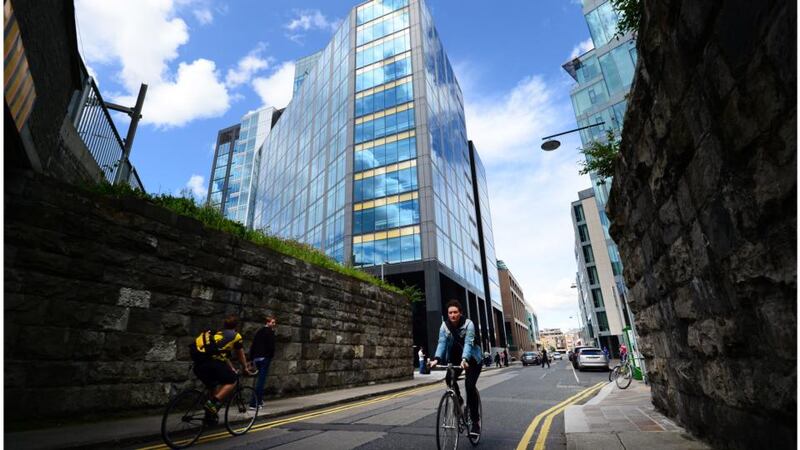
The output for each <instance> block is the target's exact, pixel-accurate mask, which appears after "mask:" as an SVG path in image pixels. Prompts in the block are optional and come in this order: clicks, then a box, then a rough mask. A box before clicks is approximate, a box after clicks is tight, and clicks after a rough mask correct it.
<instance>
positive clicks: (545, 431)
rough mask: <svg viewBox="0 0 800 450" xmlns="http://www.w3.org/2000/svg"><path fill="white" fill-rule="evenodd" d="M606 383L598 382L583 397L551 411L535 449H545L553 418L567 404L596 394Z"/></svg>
mask: <svg viewBox="0 0 800 450" xmlns="http://www.w3.org/2000/svg"><path fill="white" fill-rule="evenodd" d="M605 384H606V383H604V382H601V383H598V384H596V385H595V386H594V387H593V388H592V390H591V391H590V392H587V393H586V394H585V395H584V396H583V397H581V398H579V399H576V400H574V401H573V402H571V403H569V404H566V405H564V406H562V407H560V408H558V409H557V410H555V411H553V412H551V413H550V414H548V415H547V418H545V419H544V423H542V429H541V430H539V437H537V438H536V445H534V447H533V450H544V446H545V442H546V441H547V435H548V433H550V425H551V424H552V423H553V419H554V418H555V417H556V416H557V415H559V414H561V413H562V412H563V411H564V410H565V409H567V406H570V405H573V404H575V403H577V402H578V401H580V400H582V399H584V398H587V397H589V396H590V395H594V394H595V393H597V391H599V390H600V389H601V388H602V387H603V386H604V385H605Z"/></svg>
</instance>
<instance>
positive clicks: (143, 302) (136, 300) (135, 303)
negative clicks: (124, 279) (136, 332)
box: [117, 287, 150, 308]
mask: <svg viewBox="0 0 800 450" xmlns="http://www.w3.org/2000/svg"><path fill="white" fill-rule="evenodd" d="M117 306H126V307H128V306H129V307H132V308H149V307H150V292H149V291H143V290H138V289H131V288H126V287H123V288H120V289H119V299H118V300H117Z"/></svg>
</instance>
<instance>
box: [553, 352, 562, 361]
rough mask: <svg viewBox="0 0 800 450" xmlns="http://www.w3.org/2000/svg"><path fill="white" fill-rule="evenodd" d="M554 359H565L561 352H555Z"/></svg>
mask: <svg viewBox="0 0 800 450" xmlns="http://www.w3.org/2000/svg"><path fill="white" fill-rule="evenodd" d="M553 359H557V360H559V361H561V360H562V359H564V356H563V355H562V354H561V352H553Z"/></svg>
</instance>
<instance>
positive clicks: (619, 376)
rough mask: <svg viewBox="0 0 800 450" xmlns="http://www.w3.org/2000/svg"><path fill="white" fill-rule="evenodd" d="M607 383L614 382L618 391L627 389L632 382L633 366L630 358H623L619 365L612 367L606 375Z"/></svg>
mask: <svg viewBox="0 0 800 450" xmlns="http://www.w3.org/2000/svg"><path fill="white" fill-rule="evenodd" d="M608 381H614V382H616V384H617V387H618V388H620V389H627V388H628V386H630V385H631V381H633V364H631V360H630V358H625V360H624V361H622V362H621V363H620V364H617V365H616V366H614V368H613V369H612V370H611V372H609V373H608Z"/></svg>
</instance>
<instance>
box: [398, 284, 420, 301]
mask: <svg viewBox="0 0 800 450" xmlns="http://www.w3.org/2000/svg"><path fill="white" fill-rule="evenodd" d="M401 290H402V291H403V295H404V296H406V298H408V301H409V303H417V302H424V301H425V294H424V293H423V292H422V291H421V290H419V288H417V287H416V286H414V285H413V284H411V285H408V284H405V283H404V284H403V287H402V289H401Z"/></svg>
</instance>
